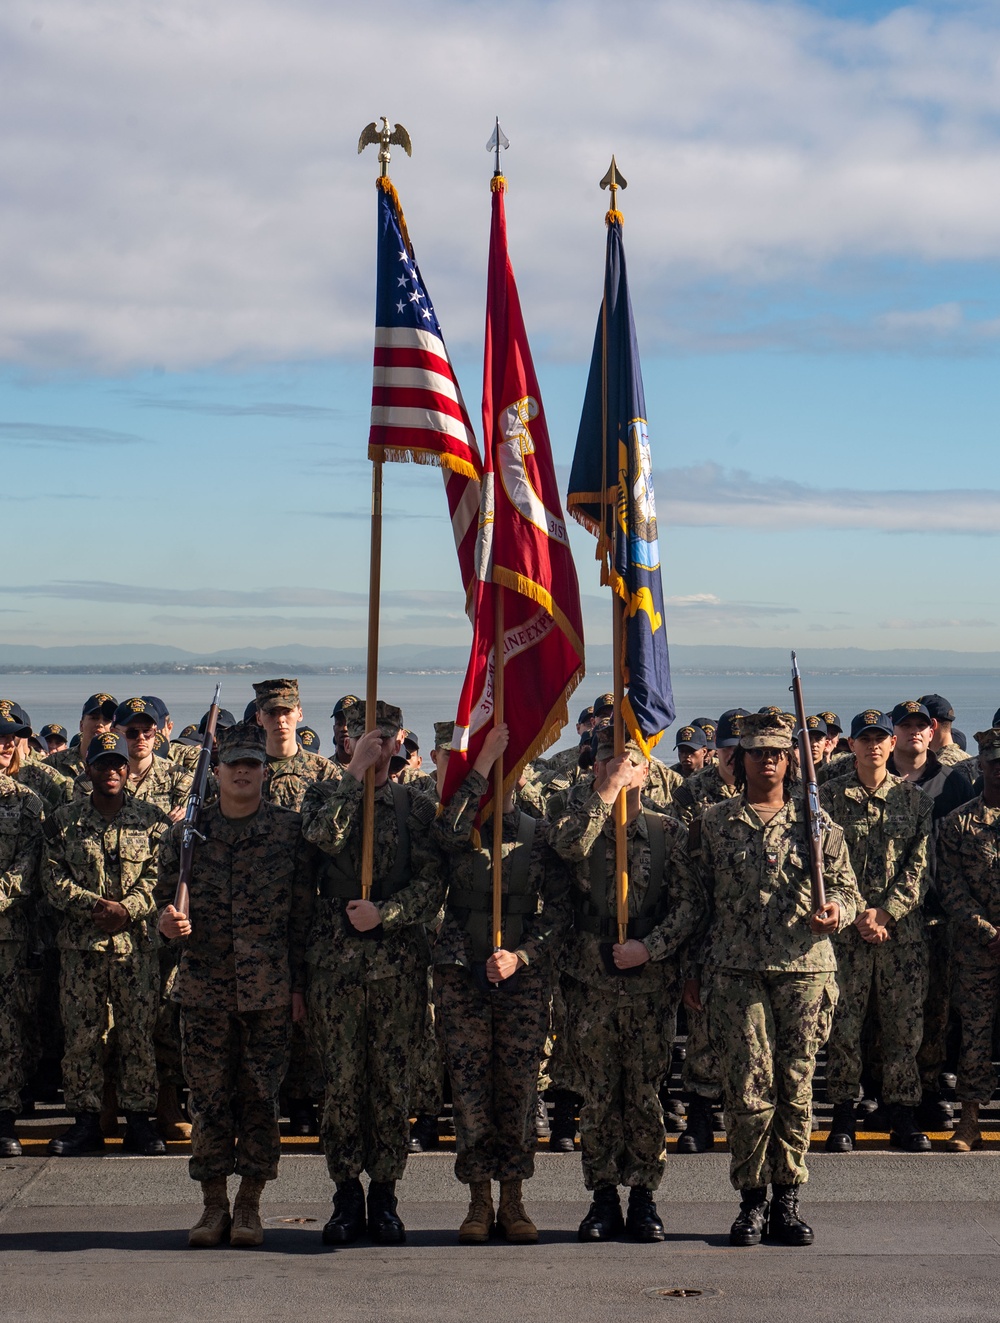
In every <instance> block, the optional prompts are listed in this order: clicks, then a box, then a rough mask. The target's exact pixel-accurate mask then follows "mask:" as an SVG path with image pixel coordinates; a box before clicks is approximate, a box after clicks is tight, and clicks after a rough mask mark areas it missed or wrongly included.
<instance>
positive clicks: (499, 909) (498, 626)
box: [493, 583, 504, 951]
mask: <svg viewBox="0 0 1000 1323" xmlns="http://www.w3.org/2000/svg"><path fill="white" fill-rule="evenodd" d="M493 592H494V594H495V596H494V606H493V725H494V726H499V725H501V723H502V722H503V705H504V686H503V653H504V621H503V605H504V589H503V587H502V585H500V584H498V583H495V584H494V585H493ZM503 765H504V755H503V754H502V753H501V755H500V757H499V758H498V759H497V760H496V762H495V763H494V764H493V949H494V951H499V950H500V948H501V947H502V946H503V801H504V793H503Z"/></svg>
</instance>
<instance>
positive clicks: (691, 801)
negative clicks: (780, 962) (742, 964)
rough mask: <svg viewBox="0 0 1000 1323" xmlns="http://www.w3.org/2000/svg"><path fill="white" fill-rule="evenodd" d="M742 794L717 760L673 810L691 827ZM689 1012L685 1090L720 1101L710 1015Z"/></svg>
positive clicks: (691, 972)
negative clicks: (712, 809)
mask: <svg viewBox="0 0 1000 1323" xmlns="http://www.w3.org/2000/svg"><path fill="white" fill-rule="evenodd" d="M738 794H739V791H738V790H737V789H736V787H735V786H731V785H730V784H729V782H728V781H724V780H723V779H722V777H721V776H720V775H719V769H718V767H717V766H716V765H715V764H714V763H713V764H712V765H711V766H709V767H703V768H702V769H701V771H699V772H695V773H694V774H693V775H692V776H689V777H688V778H687V779H686V780H685V781H684V783H683V785H679V786H678V787H677V789H676V791H675V792H674V798H673V803H672V804H671V806H670V807H671V812H672V813H675V814H676V815H677V817H678V818H679V819H680V820H681V822H682V823H683V824H684V825H685V826H686V827H690V825H691V823H692V822H695V821H697V820H698V819H699V818H700V817H701V815H702V814H703V813H704V812H705V810H706V809H707V808H709V807H710V806H711V805H712V804H721V803H723V801H725V800H727V799H734V798H735V797H736V796H737V795H738ZM697 840H698V836H697V833H695V842H694V848H693V850H692V856H693V859H694V862H695V864H697V863H698V862H699V860H698V857H697V855H698V846H697ZM700 973H701V970H700V967H699V966H698V965H697V963H696V961H694V960H693V959H689V960H688V961H687V962H686V968H685V976H686V977H688V978H692V977H693V978H697V977H699V976H700ZM685 1014H686V1016H687V1025H688V1035H687V1042H686V1043H685V1045H684V1065H683V1068H682V1072H681V1078H682V1082H683V1084H684V1091H685V1093H687V1094H688V1095H691V1096H693V1095H697V1096H698V1097H699V1098H707V1099H709V1101H711V1102H717V1101H718V1099H719V1096H720V1095H721V1093H722V1067H721V1066H720V1065H719V1058H718V1056H717V1054H716V1052H715V1049H714V1048H713V1047H712V1040H711V1036H710V1035H709V1032H708V1016H707V1015H706V1014H705V1012H704V1011H703V1010H702V1011H692V1010H690V1009H688V1008H685Z"/></svg>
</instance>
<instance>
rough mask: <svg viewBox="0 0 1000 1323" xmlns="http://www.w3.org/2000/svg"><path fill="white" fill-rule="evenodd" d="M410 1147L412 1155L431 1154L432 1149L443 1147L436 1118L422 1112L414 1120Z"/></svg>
mask: <svg viewBox="0 0 1000 1323" xmlns="http://www.w3.org/2000/svg"><path fill="white" fill-rule="evenodd" d="M408 1147H409V1150H410V1152H411V1153H430V1152H431V1150H432V1149H435V1148H440V1147H441V1138H440V1136H439V1135H438V1119H437V1117H436V1116H429V1115H427V1113H425V1112H422V1113H421V1114H420V1115H419V1116H417V1117H416V1118H415V1119H414V1122H413V1124H412V1125H411V1126H410V1142H409V1145H408Z"/></svg>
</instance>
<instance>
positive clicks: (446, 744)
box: [434, 721, 455, 749]
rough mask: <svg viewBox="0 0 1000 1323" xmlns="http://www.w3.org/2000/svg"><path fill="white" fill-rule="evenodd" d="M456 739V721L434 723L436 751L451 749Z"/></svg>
mask: <svg viewBox="0 0 1000 1323" xmlns="http://www.w3.org/2000/svg"><path fill="white" fill-rule="evenodd" d="M454 738H455V723H454V721H435V723H434V747H435V749H450V748H451V742H452V740H453V739H454Z"/></svg>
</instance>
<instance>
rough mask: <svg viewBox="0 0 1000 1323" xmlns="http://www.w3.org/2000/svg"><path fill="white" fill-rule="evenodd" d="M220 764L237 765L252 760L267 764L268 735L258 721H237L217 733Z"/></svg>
mask: <svg viewBox="0 0 1000 1323" xmlns="http://www.w3.org/2000/svg"><path fill="white" fill-rule="evenodd" d="M216 743H217V747H218V752H219V762H220V763H237V762H242V761H243V760H244V759H248V758H252V759H254V760H255V761H256V762H259V763H266V762H267V733H266V732H265V730H264V727H263V726H259V725H258V724H257V722H256V721H237V722H236V724H235V725H234V726H223V727H222V729H221V730H217V731H216Z"/></svg>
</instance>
